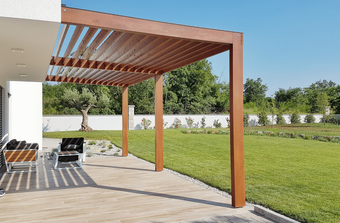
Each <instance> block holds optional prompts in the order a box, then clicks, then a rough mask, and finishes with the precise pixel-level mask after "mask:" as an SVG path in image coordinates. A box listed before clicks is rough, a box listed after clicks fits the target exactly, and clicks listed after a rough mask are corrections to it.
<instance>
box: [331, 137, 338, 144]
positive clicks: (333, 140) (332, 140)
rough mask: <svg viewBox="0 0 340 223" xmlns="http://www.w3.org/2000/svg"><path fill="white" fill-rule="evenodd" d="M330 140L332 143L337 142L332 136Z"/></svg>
mask: <svg viewBox="0 0 340 223" xmlns="http://www.w3.org/2000/svg"><path fill="white" fill-rule="evenodd" d="M330 142H332V143H338V140H337V139H335V138H332V139H331V140H330Z"/></svg>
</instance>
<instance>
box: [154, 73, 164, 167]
mask: <svg viewBox="0 0 340 223" xmlns="http://www.w3.org/2000/svg"><path fill="white" fill-rule="evenodd" d="M155 121H156V123H155V127H156V129H155V170H156V171H162V170H163V75H155Z"/></svg>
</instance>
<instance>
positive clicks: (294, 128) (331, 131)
mask: <svg viewBox="0 0 340 223" xmlns="http://www.w3.org/2000/svg"><path fill="white" fill-rule="evenodd" d="M246 130H259V131H271V132H289V133H296V134H307V135H322V136H340V125H334V124H329V123H326V124H325V125H324V124H323V123H313V124H306V123H303V124H289V125H274V128H272V126H271V125H270V126H255V127H247V128H246Z"/></svg>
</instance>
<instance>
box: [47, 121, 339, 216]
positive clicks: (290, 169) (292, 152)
mask: <svg viewBox="0 0 340 223" xmlns="http://www.w3.org/2000/svg"><path fill="white" fill-rule="evenodd" d="M295 127H296V128H298V130H296V131H300V130H301V128H300V127H297V126H293V128H295ZM307 128H309V127H307ZM260 129H262V128H260ZM278 129H280V128H278ZM329 129H337V128H331V127H329ZM269 130H271V129H269ZM309 130H310V131H311V132H313V131H314V130H316V132H318V131H319V130H320V131H321V130H322V128H319V127H318V126H317V125H316V126H314V128H312V129H309ZM262 131H263V130H262ZM280 131H282V130H280ZM321 132H322V131H321ZM312 135H316V133H315V132H314V133H313V134H312ZM80 136H82V137H85V138H86V139H93V140H104V139H106V140H110V141H112V142H114V144H116V145H117V146H119V147H121V141H122V137H121V131H94V132H91V133H83V132H66V133H63V132H54V133H44V137H56V138H62V137H80ZM154 137H155V132H154V130H142V131H129V152H131V153H133V154H134V155H136V156H138V157H141V158H143V159H145V160H148V161H151V162H154V156H155V153H154V150H155V149H154V145H155V144H154ZM244 139H245V141H244V145H245V174H246V197H247V200H248V201H250V202H253V203H258V204H261V205H263V206H266V207H269V208H271V209H273V210H275V211H277V212H279V213H282V214H284V215H286V216H289V217H292V218H294V219H296V220H298V221H301V222H340V213H339V210H340V190H339V176H340V162H339V157H340V145H339V144H333V143H323V142H319V141H312V140H298V139H291V138H278V137H259V136H253V135H246V136H245V137H244ZM229 143H230V141H229V136H228V135H213V134H183V133H182V132H181V130H178V129H168V130H165V131H164V166H165V167H166V168H170V169H173V170H175V171H177V172H180V173H183V174H186V175H188V176H191V177H193V178H196V179H199V180H201V181H203V182H205V183H207V184H209V185H211V186H214V187H217V188H219V189H221V190H224V191H227V192H230V150H229Z"/></svg>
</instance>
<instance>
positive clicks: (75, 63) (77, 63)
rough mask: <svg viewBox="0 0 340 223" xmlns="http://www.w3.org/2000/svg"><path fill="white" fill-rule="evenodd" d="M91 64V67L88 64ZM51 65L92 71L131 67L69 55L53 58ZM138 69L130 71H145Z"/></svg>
mask: <svg viewBox="0 0 340 223" xmlns="http://www.w3.org/2000/svg"><path fill="white" fill-rule="evenodd" d="M88 64H90V66H89V67H87V65H88ZM50 65H52V66H60V67H78V68H89V69H92V71H95V70H111V71H122V72H128V71H127V70H128V69H129V67H128V66H127V65H123V64H116V63H109V62H103V61H102V62H100V61H94V60H86V59H77V58H67V57H58V58H54V57H52V58H51V61H50ZM123 67H124V69H123ZM135 71H136V70H131V71H129V73H143V72H135ZM157 71H159V70H155V71H154V72H152V73H153V74H155V73H156V72H157ZM144 73H145V74H150V73H148V72H144Z"/></svg>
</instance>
